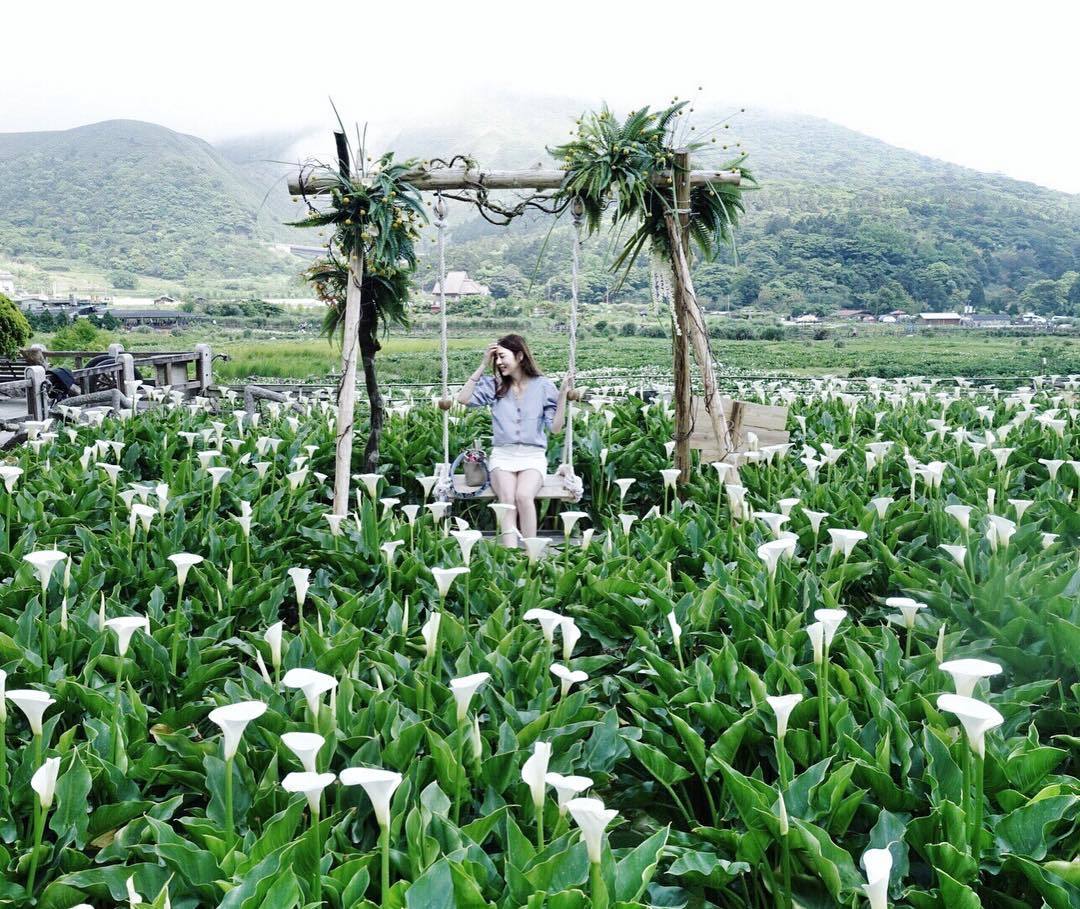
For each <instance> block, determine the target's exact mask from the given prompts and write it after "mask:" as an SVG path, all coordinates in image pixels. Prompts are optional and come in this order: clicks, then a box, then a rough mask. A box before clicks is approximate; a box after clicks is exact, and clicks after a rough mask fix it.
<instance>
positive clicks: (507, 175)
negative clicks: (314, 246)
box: [289, 167, 741, 196]
mask: <svg viewBox="0 0 1080 909" xmlns="http://www.w3.org/2000/svg"><path fill="white" fill-rule="evenodd" d="M565 177H566V171H565V170H560V169H551V170H539V169H537V170H477V169H472V168H465V167H446V168H439V169H437V170H429V169H427V168H426V167H418V168H415V169H414V170H411V171H408V172H407V173H406V175H405V179H406V180H408V182H410V183H411V184H412V185H413V186H415V187H416V188H417V189H420V190H440V189H445V190H452V189H479V188H481V187H482V188H484V189H541V190H542V189H558V188H559V187H560V186H562V184H563V180H564V179H565ZM301 180H303V183H301ZM740 180H741V176H740V174H739V172H738V171H737V170H734V171H733V170H694V171H691V172H690V183H691V184H692V185H701V184H704V183H731V184H734V185H736V186H737V185H738V184H739V182H740ZM653 181H654V182H655V183H656V184H657V185H660V186H666V185H670V183H671V171H666V172H664V173H662V174H656V176H655V177H654V178H653ZM337 184H338V178H337V177H336V176H334V175H331V174H329V173H327V172H325V171H323V170H316V171H308V172H304V173H302V174H294V175H292V176H290V177H289V192H290V193H291V194H292V195H294V196H300V195H307V196H319V195H325V194H326V193H329V192H330V190H331V189H333V187H335V186H336V185H337Z"/></svg>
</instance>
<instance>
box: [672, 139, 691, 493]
mask: <svg viewBox="0 0 1080 909" xmlns="http://www.w3.org/2000/svg"><path fill="white" fill-rule="evenodd" d="M672 174H673V183H674V188H675V208H676V214H677V216H678V219H679V225H680V231H682V232H688V228H689V224H690V153H689V152H688V151H686V150H685V149H679V150H678V151H676V152H675V161H674V166H673V168H672ZM674 259H675V253H674V250H672V260H673V261H672V267H671V272H672V275H673V276H674V278H675V286H674V288H672V292H673V294H674V300H673V303H674V308H675V331H674V332H673V333H672V338H671V343H672V347H673V348H674V356H675V362H674V367H673V372H674V378H675V466H676V467H678V468H679V481H680V482H682V483H685V482H686V481H687V480H689V479H690V420H691V415H692V407H693V398H692V394H693V389H692V387H691V384H690V350H689V345H688V339H687V332H688V324H687V322H688V320H687V317H686V305H685V295H684V293H683V288H682V284H681V282H680V275H679V270H678V269H677V268H676V267H675V262H674Z"/></svg>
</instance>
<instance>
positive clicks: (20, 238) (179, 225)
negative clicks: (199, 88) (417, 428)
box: [0, 95, 1080, 311]
mask: <svg viewBox="0 0 1080 909" xmlns="http://www.w3.org/2000/svg"><path fill="white" fill-rule="evenodd" d="M470 105H471V107H470V109H469V110H468V111H466V112H449V113H448V114H447V115H446V116H444V117H442V118H441V119H440V120H439V121H436V120H432V121H431V122H420V123H417V124H415V125H412V126H410V127H409V128H407V129H403V130H401V131H400V132H398V133H397V134H396V135H394V136H393V137H392V138H391V139H390V141H389V142H387V143H386V145H385V147H386V148H391V149H393V150H394V151H395V153H396V154H397V155H398V158H399V159H404V158H408V157H419V158H428V157H432V156H443V157H447V156H450V155H453V154H468V155H471V156H473V157H475V158H476V160H477V161H478V162H479V163H480V164H481V165H483V166H486V167H494V168H527V167H532V166H535V165H536V164H538V163H544V164H550V163H551V162H550V157H549V156H548V155H547V152H546V148H547V147H548V146H553V145H556V144H558V143H560V142H563V141H565V140H566V139H568V138H569V136H570V133H571V131H572V130H573V128H574V121H575V118H576V117H577V116H578V115H579V114H580V113H581V112H582V110H584V109H585V108H587V107H594V106H595V105H589V104H584V103H582V102H581V101H579V100H575V99H572V98H564V97H555V98H527V99H522V98H516V97H513V96H509V95H495V96H487V97H479V96H478V97H476V98H473V99H470ZM732 110H733V108H716V107H713V108H711V109H705V108H702V109H701V110H700V111H697V112H695V114H694V116H693V118H692V119H691V120H690V123H691V124H693V125H695V126H696V127H697V129H696V130H694V131H690V130H689V129H686V130H685V135H686V136H687V137H689V138H699V137H703V138H705V139H710V138H714V137H715V139H716V140H717V141H716V143H715V144H714V143H712V142H709V143H708V145H707V146H706V148H704V149H702V150H701V151H700V152H698V153H696V155H695V162H696V163H698V164H699V165H701V166H712V165H717V164H720V163H723V162H724V161H725V160H728V159H729V158H730V157H731V156H732V155H734V154H735V153H736V152H737V151H738V150H739V149H736V148H735V143H736V142H740V143H741V144H742V150H745V151H746V152H747V153H748V155H749V157H748V159H747V161H746V164H747V166H749V168H750V169H751V171H752V173H753V174H754V176H755V177H756V178H757V180H758V181H759V182H760V187H761V188H760V189H757V190H752V191H749V192H747V193H746V194H745V202H746V214H745V216H744V218H743V220H742V223H741V225H740V227H739V230H738V232H737V235H736V244H735V251H732V250H727V249H725V250H723V251H722V252H721V254H720V256H719V258H718V260H717V261H716V262H715V263H705V262H698V263H697V264H696V267H695V272H696V276H697V277H696V280H697V285H698V291H699V294H700V295H701V296H702V297H703V298H705V299H706V300H709V301H713V302H714V303H716V304H718V305H722V306H731V307H738V306H744V305H751V304H753V305H755V306H758V307H762V308H766V309H769V310H773V311H790V310H801V309H807V308H810V309H814V308H817V309H829V308H835V307H839V306H868V307H870V308H874V309H877V310H880V309H891V308H894V307H896V306H900V307H906V308H914V309H917V308H929V309H934V308H947V307H948V308H952V307H958V306H961V305H963V304H965V303H967V302H972V303H974V304H975V305H976V306H978V307H980V308H987V309H995V308H1002V307H1009V308H1016V307H1020V306H1023V307H1026V308H1035V309H1038V310H1040V311H1068V310H1069V309H1070V307H1072V308H1075V307H1076V306H1077V305H1080V304H1076V303H1072V302H1069V300H1070V299H1071V298H1070V297H1069V290H1070V288H1071V285H1072V283H1073V280H1074V279H1073V277H1072V276H1073V275H1074V273H1075V272H1077V271H1080V197H1078V196H1075V195H1069V194H1065V193H1060V192H1055V191H1053V190H1049V189H1045V188H1043V187H1039V186H1035V185H1033V184H1031V183H1025V182H1021V181H1017V180H1012V179H1009V178H1007V177H1003V176H1000V175H989V174H982V173H978V172H976V171H973V170H970V169H967V168H963V167H959V166H956V165H952V164H948V163H945V162H941V161H936V160H934V159H931V158H928V157H926V156H924V155H919V154H915V153H913V152H909V151H906V150H903V149H899V148H895V147H893V146H890V145H888V144H887V143H884V142H881V141H878V140H876V139H873V138H870V137H868V136H865V135H861V134H859V133H857V132H854V131H852V130H850V129H846V128H844V127H840V126H837V125H835V124H832V123H829V122H827V121H824V120H820V119H816V118H813V117H806V116H800V115H794V114H778V113H773V112H765V111H754V110H750V111H747V112H745V113H741V114H736V115H735V116H734V117H731V118H730V119H729V120H728V121H727V122H729V123H730V128H728V129H722V128H718V129H716V130H714V131H713V132H712V133H710V132H709V130H708V127H710V126H711V125H714V124H715V123H716V122H717V121H720V120H722V119H723V118H725V117H728V115H729V114H730V113H731V111H732ZM615 114H616V115H617V116H625V114H626V111H623V110H616V111H615ZM331 129H332V124H328V125H327V129H326V135H325V136H323V135H322V134H321V133H320V134H318V135H317V136H315V137H314V139H315V140H316V144H315V146H313V147H318V148H326V149H328V150H330V151H331V153H332V145H331V143H330V140H329V133H330V131H331ZM305 138H310V137H305V136H303V135H300V134H297V133H290V132H288V131H279V132H276V133H266V134H262V135H256V136H248V137H242V138H239V139H234V140H230V141H228V142H223V143H220V144H219V145H217V146H212V145H210V144H208V143H206V142H204V141H202V140H201V139H198V138H196V137H193V136H187V135H183V134H181V133H177V132H174V131H172V130H169V129H166V128H164V127H161V126H156V125H154V124H149V123H140V122H136V121H127V120H114V121H107V122H104V123H97V124H92V125H89V126H84V127H80V128H78V129H72V130H66V131H60V132H44V133H15V134H3V133H0V258H2V257H8V258H22V259H24V260H26V261H35V262H39V263H41V262H48V261H49V260H50V259H55V258H73V259H78V260H82V261H86V262H88V263H93V264H95V265H97V266H100V267H101V268H106V269H116V270H123V271H131V272H136V273H139V274H145V275H154V276H161V277H165V278H170V279H175V280H178V281H182V280H193V279H196V278H201V277H211V276H212V277H216V278H221V277H229V278H243V277H244V276H266V275H270V274H283V273H296V272H298V271H299V270H300V269H301V268H302V265H303V263H302V262H300V261H299V260H292V259H288V258H282V257H281V256H279V255H277V254H275V253H273V252H271V251H269V250H268V249H267V248H266V245H267V243H269V242H271V241H274V240H277V241H282V240H286V239H288V240H290V241H293V242H300V243H305V244H307V245H317V244H318V243H319V242H320V241H321V238H319V237H318V233H317V232H316V231H313V230H307V231H305V230H299V229H296V228H289V227H286V226H284V223H283V222H285V221H287V220H292V219H295V218H297V217H299V216H300V214H301V206H299V205H298V204H295V203H292V202H291V201H290V198H289V195H288V190H287V187H286V184H285V180H284V177H285V175H286V174H287V173H288V172H290V171H292V170H294V169H295V164H287V163H283V162H289V161H295V159H296V157H297V151H296V149H297V148H301V147H303V141H302V140H304V139H305ZM324 140H325V141H324ZM724 144H727V145H729V148H728V149H726V150H725V149H724V148H723V145H724ZM381 150H382V149H374V148H373V149H372V150H371V151H372V153H373V154H374V153H375V152H377V151H381ZM565 221H566V219H564V220H563V222H560V223H559V224H558V225H557V226H556V227H555V229H554V230H553V231H552V232H551V236H550V238H549V239H547V241H546V245H545V239H546V238H547V237H548V231H549V229H550V228H551V223H552V222H551V219H550V218H549V217H546V216H542V215H540V216H533V217H529V218H524V219H521V220H520V221H518V222H515V223H514V224H513V225H511V226H510V227H509V228H499V227H494V226H491V225H489V224H487V223H486V222H484V221H483V220H482V219H481V218H479V217H478V216H477V214H476V212H475V209H472V208H470V207H468V206H465V205H456V206H454V208H453V211H452V213H451V217H450V225H451V229H450V235H451V244H450V248H449V250H448V262H449V265H450V267H453V268H464V269H467V270H468V271H470V273H472V274H473V275H474V277H477V278H478V279H480V280H483V281H485V282H486V283H488V284H490V285H491V286H492V289H493V291H494V292H495V293H496V294H497V295H499V296H522V295H524V294H525V292H526V291H527V290H528V289H529V287H530V279H531V278H532V277H533V274H534V272H535V273H536V280H535V281H533V282H532V292H533V293H534V294H536V295H547V296H550V297H560V296H562V297H565V294H566V288H567V285H568V279H569V229H568V226H567V225H566V223H565ZM422 247H423V248H422V250H421V254H422V256H424V258H423V264H422V270H421V274H420V275H419V282H418V283H421V284H423V285H425V286H430V282H431V277H432V262H431V256H430V250H431V244H426V243H425V244H422ZM541 250H546V252H545V254H544V255H543V257H541ZM610 258H611V238H610V237H609V236H600V237H596V238H592V239H590V240H589V242H588V245H587V252H586V257H585V262H584V268H583V282H582V287H583V297H584V298H585V299H586V300H589V299H600V298H602V297H603V295H604V293H605V292H606V291H607V289H608V288H610V287H611V286H612V285H613V284H614V280H613V278H612V277H611V275H610V274H609V273H608V272H607V270H606V267H605V266H606V263H607V262H608V261H610ZM538 262H539V268H538V267H537V263H538ZM647 277H648V276H647V269H646V268H645V267H644V265H643V266H641V267H639V268H637V269H635V270H634V271H633V272H631V274H630V275H629V277H628V280H627V282H626V285H625V287H624V293H625V298H628V299H642V298H643V297H647V295H648V294H647V291H646V288H647ZM241 283H242V281H241Z"/></svg>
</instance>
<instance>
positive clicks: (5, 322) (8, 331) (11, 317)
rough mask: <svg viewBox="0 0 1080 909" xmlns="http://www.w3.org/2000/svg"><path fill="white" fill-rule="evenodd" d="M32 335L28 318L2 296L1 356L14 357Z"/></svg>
mask: <svg viewBox="0 0 1080 909" xmlns="http://www.w3.org/2000/svg"><path fill="white" fill-rule="evenodd" d="M31 334H32V331H31V328H30V323H29V322H27V321H26V316H24V315H23V314H22V311H21V310H20V309H19V307H18V306H16V305H15V304H14V303H13V302H12V301H11V300H9V299H8V298H7V297H5V296H4V295H3V294H0V356H3V357H13V356H15V355H16V354H17V353H18V352H19V348H21V347H24V346H25V345H26V342H27V341H29V340H30V335H31Z"/></svg>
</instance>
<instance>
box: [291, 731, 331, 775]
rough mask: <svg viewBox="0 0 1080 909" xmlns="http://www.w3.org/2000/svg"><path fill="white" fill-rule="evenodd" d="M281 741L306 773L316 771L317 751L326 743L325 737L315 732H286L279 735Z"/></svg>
mask: <svg viewBox="0 0 1080 909" xmlns="http://www.w3.org/2000/svg"><path fill="white" fill-rule="evenodd" d="M281 743H282V744H283V745H284V746H285V747H286V748H288V749H289V751H291V752H292V753H293V756H294V757H295V758H296V759H297V760H298V761H299V762H300V765H301V766H302V767H303V768H304V770H306V771H307V772H308V773H317V772H318V769H319V768H318V766H317V765H316V761H317V760H318V757H319V751H320V750H321V749H322V746H323V745H325V744H326V739H324V738H323V737H322V736H321V735H319V734H318V733H317V732H286V733H285V734H284V735H283V736H282V737H281Z"/></svg>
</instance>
